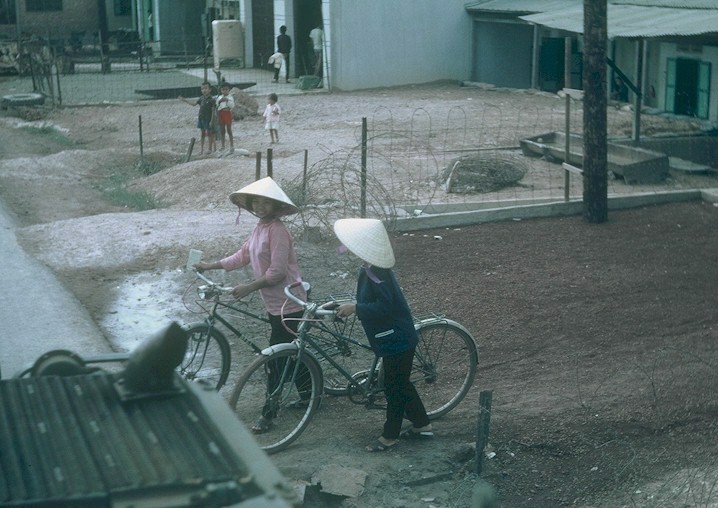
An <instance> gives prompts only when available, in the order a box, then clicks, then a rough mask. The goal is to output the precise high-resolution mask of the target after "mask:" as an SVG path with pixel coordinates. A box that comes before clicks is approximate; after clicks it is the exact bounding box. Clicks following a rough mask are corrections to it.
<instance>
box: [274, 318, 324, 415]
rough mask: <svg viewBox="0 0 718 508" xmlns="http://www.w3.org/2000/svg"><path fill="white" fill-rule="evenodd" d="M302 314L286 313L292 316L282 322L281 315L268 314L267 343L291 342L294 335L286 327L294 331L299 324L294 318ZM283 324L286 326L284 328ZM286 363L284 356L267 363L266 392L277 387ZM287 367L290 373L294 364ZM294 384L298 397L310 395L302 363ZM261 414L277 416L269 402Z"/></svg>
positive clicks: (307, 378)
mask: <svg viewBox="0 0 718 508" xmlns="http://www.w3.org/2000/svg"><path fill="white" fill-rule="evenodd" d="M302 315H303V312H302V311H300V312H295V313H294V314H287V315H285V316H284V317H285V318H292V320H290V321H287V322H286V323H284V324H283V323H282V316H273V315H272V314H268V316H269V326H270V327H271V329H272V332H271V335H270V337H269V345H270V346H274V345H275V344H283V343H289V342H292V341H293V340H294V335H293V334H292V333H291V332H290V331H288V330H287V328H289V329H290V330H292V331H293V332H295V333H296V331H297V327H298V326H299V321H296V320H295V319H297V318H301V317H302ZM285 324H286V326H287V328H285V326H284V325H285ZM286 364H287V359H286V358H285V359H281V360H275V361H272V362H269V363H267V370H268V375H267V394H270V393H272V392H273V391H274V390H275V388H276V387H277V384H278V383H279V379H280V377H281V375H282V372H283V371H284V367H285V365H286ZM287 368H288V370H287V372H288V373H289V374H291V372H292V371H293V369H294V365H291V364H290V365H288V366H287ZM294 384H295V385H296V387H297V390H298V391H299V396H300V398H302V399H305V398H307V399H308V398H309V397H310V396H311V388H312V380H311V377H310V375H309V371H308V370H307V368H306V367H305V366H304V365H300V367H299V371H298V372H297V377H296V379H295V380H294ZM262 416H264V417H265V418H274V417H275V416H277V414H276V412H275V411H274V410H273V409H272V408H271V407H270V405H269V404H265V406H264V409H263V410H262Z"/></svg>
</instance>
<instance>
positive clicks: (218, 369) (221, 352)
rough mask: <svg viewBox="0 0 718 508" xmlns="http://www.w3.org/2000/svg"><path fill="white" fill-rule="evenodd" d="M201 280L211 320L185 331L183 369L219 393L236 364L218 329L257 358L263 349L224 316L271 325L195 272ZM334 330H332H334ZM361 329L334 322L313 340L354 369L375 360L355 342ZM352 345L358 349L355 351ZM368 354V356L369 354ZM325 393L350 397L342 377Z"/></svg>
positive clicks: (353, 324) (335, 298)
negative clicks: (338, 336)
mask: <svg viewBox="0 0 718 508" xmlns="http://www.w3.org/2000/svg"><path fill="white" fill-rule="evenodd" d="M195 274H196V276H197V278H199V279H200V280H202V281H203V282H204V283H205V284H203V285H201V286H198V288H197V294H198V296H199V300H201V301H203V302H208V303H209V304H210V308H209V309H204V310H205V311H206V312H207V317H206V318H205V319H204V320H203V321H201V322H195V323H191V324H189V325H187V326H186V327H185V329H186V330H187V332H188V333H189V346H188V352H187V354H186V355H185V360H184V361H183V362H182V364H181V365H180V367H179V369H180V372H181V373H182V374H183V376H184V377H185V378H187V379H190V380H198V379H203V380H205V382H208V383H210V384H212V385H213V386H215V388H216V390H219V389H220V388H222V386H224V384H225V383H226V382H227V379H228V377H229V372H230V368H231V363H232V355H231V349H230V342H229V340H228V339H227V336H226V335H225V334H224V333H223V332H222V331H221V330H220V329H219V328H218V325H219V324H221V325H223V326H224V327H225V328H226V329H227V330H229V331H230V332H231V333H232V335H234V336H235V337H237V338H238V339H240V340H241V341H242V342H243V343H245V344H246V345H247V346H249V348H250V349H251V350H252V352H253V353H254V354H260V353H261V352H262V349H263V348H262V347H259V346H258V345H257V344H256V343H254V342H253V341H252V340H250V339H248V338H247V337H246V336H245V335H244V334H243V333H242V332H241V331H240V330H239V329H238V328H237V326H236V325H233V324H232V323H231V322H230V321H229V320H228V319H227V318H226V317H224V316H223V315H222V314H223V313H224V312H236V313H239V314H242V315H244V316H247V317H249V318H252V319H254V320H257V322H261V323H265V324H269V319H268V318H267V317H266V315H264V314H259V313H256V312H254V311H252V310H250V309H249V308H248V306H247V304H246V303H245V302H243V301H241V300H236V299H234V298H231V297H230V298H228V299H227V298H225V297H226V296H227V295H229V294H230V293H231V291H232V288H231V287H226V286H224V285H223V284H221V283H219V282H215V281H213V280H211V279H210V278H208V277H207V276H206V275H203V274H201V273H199V272H196V271H195ZM327 300H328V301H338V302H343V301H351V300H352V296H351V295H329V297H328V298H327ZM330 328H331V330H330ZM357 329H358V326H356V320H355V319H346V320H341V321H337V320H333V321H332V322H331V323H327V324H326V325H325V326H324V327H317V329H316V333H314V334H313V339H314V341H315V342H316V343H318V344H321V345H322V346H323V348H324V350H325V352H327V354H328V356H330V357H332V358H333V359H334V361H336V362H337V363H339V364H340V365H342V366H343V367H344V368H345V369H353V368H354V367H355V366H356V365H365V364H366V362H365V360H366V359H368V358H370V357H371V356H373V354H372V353H371V350H370V348H369V347H368V346H366V345H364V344H361V342H360V341H359V340H357V339H353V338H351V335H352V334H354V333H355V332H356V331H357ZM336 334H341V335H342V336H343V337H345V338H346V339H348V340H345V341H341V342H339V341H336V340H335V339H334V336H335V335H336ZM350 342H351V343H354V344H355V345H356V346H358V348H351V347H350ZM367 351H368V352H367ZM324 388H325V392H326V393H327V394H329V395H337V396H339V395H346V394H347V393H348V388H347V385H346V383H345V382H343V381H342V379H340V378H338V377H328V378H327V379H326V380H325V385H324Z"/></svg>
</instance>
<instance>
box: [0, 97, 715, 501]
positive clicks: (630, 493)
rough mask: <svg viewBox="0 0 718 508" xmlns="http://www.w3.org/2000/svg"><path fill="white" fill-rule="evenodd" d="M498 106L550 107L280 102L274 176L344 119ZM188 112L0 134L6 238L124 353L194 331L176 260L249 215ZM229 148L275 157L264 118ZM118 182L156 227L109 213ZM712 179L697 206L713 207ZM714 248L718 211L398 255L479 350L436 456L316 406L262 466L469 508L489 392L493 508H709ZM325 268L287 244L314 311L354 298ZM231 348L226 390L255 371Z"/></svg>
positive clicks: (479, 234) (347, 135) (140, 107)
mask: <svg viewBox="0 0 718 508" xmlns="http://www.w3.org/2000/svg"><path fill="white" fill-rule="evenodd" d="M468 99H471V103H468V102H467V101H468ZM497 101H501V104H503V105H504V106H503V107H504V108H506V110H508V109H509V108H510V107H511V105H516V107H518V105H527V104H529V105H531V106H532V107H536V108H546V109H547V110H549V109H551V108H554V107H555V104H556V99H555V98H550V97H547V96H545V95H527V94H522V93H515V92H514V93H512V92H497V91H484V90H478V89H468V88H458V87H456V86H452V85H430V86H425V87H404V88H398V89H390V90H379V91H367V92H362V93H355V94H348V93H336V94H323V95H307V96H291V97H286V98H283V99H282V106H283V108H284V109H285V111H286V115H285V117H284V118H283V124H282V132H281V136H282V138H281V143H280V144H279V145H276V146H275V147H274V156H275V158H276V164H277V168H280V169H281V170H282V171H286V172H287V173H289V172H291V171H295V172H296V171H297V170H296V168H295V166H296V164H295V161H297V160H300V158H301V154H302V151H303V150H305V149H310V150H313V151H320V152H325V153H326V152H335V151H338V150H342V149H350V148H352V147H354V146H355V145H356V142H357V137H356V134H357V122H356V119H357V118H361V116H362V115H365V114H367V113H366V112H367V111H374V110H376V109H377V108H383V107H395V108H414V109H416V108H425V109H427V110H429V111H446V110H448V109H450V108H451V107H453V106H455V105H457V104H462V105H464V106H465V105H466V104H471V107H477V108H478V107H480V105H481V104H482V103H496V102H497ZM195 113H196V112H195V111H194V110H192V109H191V108H189V107H187V106H186V105H183V104H181V103H178V102H177V103H176V102H174V101H164V102H162V101H153V102H147V103H142V104H125V105H117V106H112V105H110V106H102V107H88V108H79V109H64V110H60V111H55V112H50V113H47V114H46V115H45V118H44V119H43V120H42V122H47V123H42V124H41V123H37V122H34V123H32V124H30V125H27V124H22V123H20V120H19V119H18V118H16V117H14V116H10V115H4V116H2V117H0V151H1V153H2V156H3V160H2V161H0V198H1V199H2V200H3V202H4V203H6V205H7V206H8V208H9V209H10V210H11V211H12V212H13V213H14V214H15V216H16V217H17V222H18V228H17V236H18V239H19V241H20V242H21V244H22V245H23V246H24V247H25V248H26V249H27V250H28V252H30V253H31V254H33V255H34V256H36V257H37V258H38V259H40V260H41V261H43V262H44V263H46V264H47V265H48V266H49V267H50V268H51V269H53V270H54V271H55V272H56V273H57V275H58V277H59V278H60V279H61V280H62V281H63V282H64V283H65V284H66V285H67V286H68V287H69V288H70V289H71V290H72V291H73V292H74V294H76V295H77V297H78V298H79V299H80V301H82V302H83V303H84V304H85V305H86V306H87V308H88V309H89V311H90V312H91V314H92V316H93V317H94V318H95V319H96V321H97V322H98V324H99V325H100V327H101V329H102V330H103V332H104V333H105V335H106V338H107V340H108V341H109V342H110V343H111V344H112V346H113V347H114V348H115V349H117V350H128V349H131V348H132V347H134V346H135V345H136V344H137V343H139V342H140V341H141V340H142V339H143V338H145V337H146V336H147V335H149V334H150V333H152V332H153V331H155V330H156V329H159V328H161V327H162V326H164V325H165V324H166V323H167V322H168V321H169V320H171V319H175V320H179V321H182V322H190V321H197V320H201V319H202V315H201V313H198V309H197V307H196V306H195V305H193V304H192V302H193V298H192V294H193V293H192V292H193V290H194V288H193V281H192V277H191V276H190V275H188V274H187V273H186V271H185V270H184V264H185V260H186V257H187V252H188V251H189V249H190V248H198V249H201V250H203V251H204V253H205V258H207V259H217V258H218V257H219V256H223V255H225V254H227V253H230V252H233V251H234V249H236V248H237V246H238V245H239V244H240V242H241V241H242V238H243V237H244V235H246V233H247V232H248V231H249V230H250V229H251V227H252V226H253V223H254V221H253V220H252V218H251V216H249V215H247V214H242V215H241V216H240V217H239V221H238V224H237V225H235V217H236V213H235V211H234V210H233V209H232V207H231V206H230V204H229V202H228V201H227V194H228V192H229V191H231V190H235V189H237V188H239V187H241V186H242V185H244V183H247V182H249V181H251V180H252V179H253V177H254V169H255V160H254V158H253V157H245V156H242V155H239V154H234V155H232V156H225V157H222V158H216V157H205V158H198V159H196V160H192V161H191V162H189V163H180V162H179V161H180V160H181V159H182V158H183V155H184V154H185V153H186V150H187V140H188V139H189V137H191V136H193V135H195V132H194V128H193V125H194V124H193V120H194V115H195ZM138 115H142V118H143V119H144V120H143V121H144V122H145V124H144V132H145V133H147V135H146V136H147V137H146V139H145V142H146V145H145V148H144V156H145V163H144V165H141V166H140V169H143V168H147V167H148V166H149V167H151V168H152V169H153V171H152V172H154V174H152V175H150V176H145V175H144V174H143V172H142V171H138V170H137V168H138V161H139V154H138V150H137V139H136V136H137V132H136V129H135V126H136V123H137V119H138ZM235 132H236V133H237V146H239V147H243V148H246V149H247V150H248V151H249V152H250V153H254V152H255V151H257V150H265V149H266V148H268V147H269V146H270V145H268V139H269V137H268V135H267V134H266V133H265V132H264V131H263V129H262V128H261V124H260V121H259V119H258V118H250V119H247V120H243V121H241V122H238V123H237V124H235ZM283 161H284V162H286V161H290V162H291V165H292V167H293V168H294V169H289V165H290V162H286V165H285V166H283V165H282V163H283ZM118 174H123V175H129V177H130V179H131V180H130V181H131V183H130V186H129V188H130V189H131V190H132V191H134V192H139V191H143V192H146V193H148V194H149V195H151V196H153V197H154V198H156V199H157V200H158V201H160V202H161V203H162V207H161V208H157V209H151V210H147V211H134V210H132V209H130V208H127V207H124V206H122V205H120V204H112V203H110V202H109V201H108V192H107V191H108V189H109V188H110V187H111V186H112V182H113V181H114V180H113V179H114V178H116V177H117V175H118ZM706 178H707V179H708V180H707V181H704V182H702V184H703V185H704V186H710V185H712V186H714V187H718V179H715V178H713V179H712V180H711V178H712V177H706ZM716 231H718V207H716V206H715V205H712V204H709V203H703V202H691V203H681V204H671V205H664V206H659V207H650V208H642V209H634V210H627V211H620V212H611V213H610V215H609V221H608V222H607V223H606V224H602V225H590V224H587V223H586V222H584V221H583V220H582V218H580V217H569V218H549V219H537V220H522V221H518V220H515V221H508V222H501V223H488V224H481V225H476V226H470V227H462V228H449V229H442V230H436V231H422V232H417V233H413V234H405V235H397V236H395V238H394V239H393V240H394V245H395V250H396V257H397V260H398V261H397V266H396V273H397V275H398V277H399V280H400V282H401V283H402V285H403V287H404V290H405V292H406V295H407V297H408V299H409V300H410V303H411V305H412V308H413V309H414V311H415V312H416V313H424V312H438V313H443V314H445V315H447V316H448V317H450V318H452V319H454V320H456V321H459V322H460V323H462V324H463V325H465V326H466V327H467V328H468V329H469V330H470V331H471V332H472V333H473V335H474V336H475V338H476V340H477V342H478V345H479V351H480V365H479V374H478V376H477V379H476V381H475V383H474V386H473V388H472V391H471V393H470V394H469V396H468V397H467V398H466V399H465V400H464V401H463V402H462V403H461V405H460V406H459V407H458V408H457V409H455V410H454V411H453V412H451V413H450V414H449V415H447V416H446V417H444V418H442V419H440V420H438V421H436V422H435V429H436V438H435V439H434V440H433V441H431V442H419V443H412V442H404V443H401V444H400V446H399V448H398V449H396V450H392V451H391V452H388V453H386V454H368V453H366V452H364V451H363V446H364V445H365V444H368V443H369V442H371V441H372V440H373V439H374V438H375V437H376V436H377V435H378V433H379V431H380V425H381V422H382V415H381V413H380V412H378V411H367V410H365V409H364V408H363V407H361V406H354V405H352V404H351V403H350V402H349V401H347V400H345V399H344V398H338V397H336V398H327V399H326V400H325V401H324V403H323V404H322V407H321V409H320V412H319V414H318V415H317V417H316V419H315V420H314V421H313V422H312V424H311V426H310V428H309V429H308V430H307V432H306V433H305V434H304V435H302V436H301V437H300V439H299V440H298V441H297V442H296V443H295V444H293V445H292V446H291V447H290V448H288V449H287V450H285V451H283V452H280V453H278V454H275V455H272V460H273V461H274V462H275V463H276V464H277V466H278V467H279V468H280V469H281V471H282V472H283V473H284V474H285V475H286V477H287V478H288V479H290V480H291V481H297V482H310V481H311V478H312V476H313V475H314V474H315V473H317V471H319V470H320V469H321V468H322V467H325V466H329V467H331V468H335V469H336V468H338V467H350V468H354V469H357V470H360V471H363V472H365V473H366V474H367V478H366V481H365V483H364V491H363V494H362V495H361V496H359V497H356V498H344V497H342V496H335V495H331V494H323V493H320V492H319V491H318V490H319V489H318V488H314V489H312V488H310V489H308V490H307V493H306V501H305V505H306V506H312V507H314V506H316V507H323V506H343V507H354V508H369V507H377V506H386V507H422V506H425V507H427V508H428V507H432V506H433V507H466V506H472V504H471V497H472V490H473V489H474V488H475V486H476V485H478V484H477V478H476V475H475V474H473V472H474V470H475V464H474V461H473V451H472V449H471V445H472V443H473V442H474V441H475V437H476V424H477V417H478V400H479V392H480V391H482V390H491V391H492V393H493V406H492V414H491V437H490V445H489V447H488V449H487V450H486V452H487V455H485V457H484V460H483V474H482V478H483V479H484V480H486V481H487V482H489V483H490V484H491V485H493V486H494V488H495V491H496V493H497V494H498V498H499V499H500V500H501V506H505V507H555V506H580V507H607V508H609V507H610V508H612V507H623V506H625V507H644V508H648V507H679V506H680V507H718V480H717V478H718V448H717V447H716V446H715V443H716V442H718V425H716V421H718V420H717V419H716V417H717V416H718V397H717V396H716V394H717V393H718V374H716V372H718V369H717V368H716V367H717V364H718V291H716V288H717V287H718V269H717V268H716V267H717V266H718V235H716ZM436 237H439V238H440V239H437V238H436ZM335 247H336V244H335V243H334V242H331V241H328V240H325V241H323V242H320V243H312V242H309V241H303V240H302V239H301V238H300V235H299V234H298V235H297V248H298V251H299V256H300V265H301V268H302V271H303V274H304V277H305V278H306V279H307V280H309V281H310V282H311V283H312V284H313V287H314V291H315V292H317V294H320V295H322V294H330V293H337V292H350V291H352V289H353V284H354V281H353V274H354V267H355V266H356V264H355V263H354V262H353V261H352V260H351V259H350V258H347V257H340V256H338V255H336V252H335ZM218 276H220V277H223V276H221V275H218ZM242 277H246V274H243V273H239V274H229V275H227V276H226V281H227V282H231V281H233V280H237V278H242ZM252 304H256V301H253V302H252ZM242 326H246V327H247V329H250V330H251V333H252V334H255V335H258V336H261V335H262V334H263V333H264V331H263V330H261V329H255V328H251V327H250V324H249V323H243V324H242ZM243 329H244V328H243ZM235 342H236V341H235ZM233 347H234V349H233V355H234V357H233V369H232V374H233V376H236V374H237V371H239V370H241V366H242V365H243V364H245V363H246V361H247V359H248V351H247V350H246V348H243V347H242V346H241V344H239V343H235V344H234V346H233ZM68 348H69V349H71V346H69V347H68ZM230 384H231V380H230ZM222 393H223V395H225V396H228V393H227V392H224V391H223V392H222ZM356 474H357V476H359V475H360V473H356ZM483 506H484V507H486V506H488V505H483Z"/></svg>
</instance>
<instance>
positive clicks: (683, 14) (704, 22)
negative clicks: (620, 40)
mask: <svg viewBox="0 0 718 508" xmlns="http://www.w3.org/2000/svg"><path fill="white" fill-rule="evenodd" d="M634 1H636V0H634ZM653 1H654V2H655V1H656V0H653ZM714 5H715V3H714ZM520 18H521V19H523V20H525V21H528V22H530V23H536V24H538V25H543V26H546V27H549V28H555V29H558V30H565V31H568V32H574V33H583V5H576V6H573V7H569V8H564V9H556V10H547V9H544V12H541V13H538V14H530V15H526V16H520ZM706 33H718V6H716V7H714V8H713V9H701V10H692V9H687V8H667V7H655V6H654V7H648V6H637V5H617V4H609V5H608V38H609V39H614V38H616V37H626V38H630V37H646V38H648V37H661V36H669V35H700V34H706Z"/></svg>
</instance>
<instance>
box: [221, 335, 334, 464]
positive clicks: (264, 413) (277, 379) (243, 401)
mask: <svg viewBox="0 0 718 508" xmlns="http://www.w3.org/2000/svg"><path fill="white" fill-rule="evenodd" d="M298 353H299V351H298V350H296V349H291V350H283V351H277V352H275V353H272V354H271V355H269V356H265V355H260V356H259V357H258V358H257V359H256V360H255V361H254V362H252V364H251V365H250V366H249V367H248V368H247V370H246V371H245V372H244V373H243V374H242V376H241V377H240V378H239V380H238V381H237V385H236V386H235V388H234V392H233V393H232V396H231V398H230V401H229V405H230V407H232V409H233V410H234V412H235V414H236V415H237V416H238V417H239V419H240V420H241V421H242V423H243V424H244V425H245V426H246V427H247V428H249V429H252V431H253V432H254V436H255V440H256V441H257V443H258V444H259V446H260V447H261V448H262V449H263V450H264V451H265V452H267V453H275V452H278V451H280V450H283V449H285V448H286V447H287V446H289V445H290V444H291V443H292V442H294V441H295V440H296V439H297V438H298V437H299V436H300V435H301V433H302V432H304V429H306V428H307V425H309V422H310V421H311V419H312V417H313V416H314V413H315V412H316V410H317V408H318V407H319V401H320V397H321V394H322V372H321V368H320V367H319V364H318V363H317V360H316V359H315V358H314V357H313V356H311V355H310V354H308V353H307V352H302V354H301V357H300V359H299V364H298V363H297V355H298Z"/></svg>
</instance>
